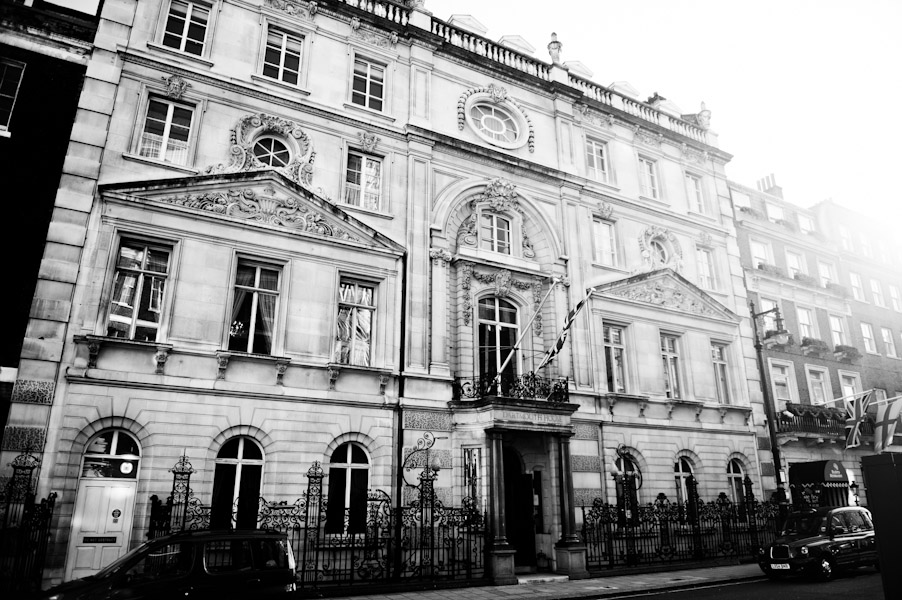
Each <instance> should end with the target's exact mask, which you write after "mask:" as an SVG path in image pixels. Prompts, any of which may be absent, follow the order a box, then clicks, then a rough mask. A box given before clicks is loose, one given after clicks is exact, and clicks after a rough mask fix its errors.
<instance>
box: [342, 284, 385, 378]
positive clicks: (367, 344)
mask: <svg viewBox="0 0 902 600" xmlns="http://www.w3.org/2000/svg"><path fill="white" fill-rule="evenodd" d="M375 316H376V286H375V285H373V284H371V283H365V282H361V281H354V280H351V279H342V280H341V283H340V285H339V290H338V327H337V333H336V336H335V349H334V351H333V356H332V360H333V361H334V362H336V363H338V364H342V365H358V366H363V367H368V366H371V365H372V349H373V324H374V320H375Z"/></svg>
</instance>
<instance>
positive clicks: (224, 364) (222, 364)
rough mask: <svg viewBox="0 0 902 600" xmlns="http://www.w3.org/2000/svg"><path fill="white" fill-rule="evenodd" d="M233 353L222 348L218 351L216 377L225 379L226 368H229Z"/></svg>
mask: <svg viewBox="0 0 902 600" xmlns="http://www.w3.org/2000/svg"><path fill="white" fill-rule="evenodd" d="M230 358H232V355H231V354H230V353H228V352H224V351H222V350H220V351H218V352H216V379H225V374H226V369H228V368H229V359H230Z"/></svg>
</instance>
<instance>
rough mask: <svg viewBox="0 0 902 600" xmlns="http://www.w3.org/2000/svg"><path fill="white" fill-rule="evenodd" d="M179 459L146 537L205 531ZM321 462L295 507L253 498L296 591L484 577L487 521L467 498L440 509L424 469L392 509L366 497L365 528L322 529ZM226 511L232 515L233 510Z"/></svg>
mask: <svg viewBox="0 0 902 600" xmlns="http://www.w3.org/2000/svg"><path fill="white" fill-rule="evenodd" d="M193 472H194V471H193V469H191V466H190V463H188V462H187V459H186V458H185V457H182V459H181V460H180V461H179V463H178V464H177V465H176V467H175V468H174V469H173V489H172V493H171V495H170V496H169V497H168V498H167V499H166V501H165V502H163V501H161V500H160V499H159V498H158V497H157V496H152V497H151V515H150V517H151V518H150V527H149V530H148V537H157V536H159V535H163V534H166V533H171V532H175V531H183V530H191V529H209V528H210V507H209V506H206V505H203V504H202V503H201V502H200V501H199V500H198V499H197V498H196V497H195V496H194V494H193V492H192V491H191V487H190V477H191V473H193ZM325 476H326V475H325V473H324V472H323V469H322V466H321V465H320V463H319V462H315V463H313V466H311V467H310V469H309V470H308V471H307V489H306V491H305V493H304V495H303V496H302V497H300V498H298V499H297V500H296V501H295V502H294V503H292V504H289V503H287V502H284V501H283V502H269V501H267V500H266V499H264V498H259V500H258V510H257V527H258V528H260V529H267V530H274V531H282V532H284V533H286V534H287V535H288V538H289V540H290V543H291V545H292V548H293V549H294V554H295V557H296V559H297V563H298V565H297V572H298V585H299V587H301V588H314V587H321V586H331V585H334V586H339V585H341V586H347V585H354V584H373V583H426V582H439V581H475V580H480V579H482V578H483V577H484V576H485V574H486V572H485V548H486V516H485V513H484V512H483V511H482V510H481V509H480V507H479V506H478V503H477V502H476V501H475V500H474V499H472V498H465V499H464V500H463V502H462V506H460V507H446V506H445V505H444V504H443V503H442V502H441V501H440V500H439V499H438V498H437V497H436V493H435V488H434V480H435V478H436V477H437V475H436V473H435V472H434V471H432V470H430V469H428V468H424V469H423V472H422V473H420V475H419V485H418V486H416V488H415V490H414V492H415V493H414V494H413V499H412V500H410V502H408V504H407V505H406V506H401V507H397V506H394V505H393V504H392V500H391V497H390V496H389V495H388V494H386V493H385V492H383V491H382V490H370V491H369V492H368V493H367V499H366V509H365V516H366V518H365V524H364V525H363V526H362V527H355V526H352V525H351V515H350V510H349V509H345V513H344V526H343V527H342V528H341V530H340V531H338V530H337V528H336V527H335V525H334V524H332V525H331V526H327V523H326V515H327V499H326V498H325V496H324V495H323V479H324V478H325ZM240 502H241V499H238V501H236V503H235V506H233V507H232V515H233V520H232V523H233V524H234V522H235V518H234V515H235V514H236V511H237V505H238V504H239V503H240Z"/></svg>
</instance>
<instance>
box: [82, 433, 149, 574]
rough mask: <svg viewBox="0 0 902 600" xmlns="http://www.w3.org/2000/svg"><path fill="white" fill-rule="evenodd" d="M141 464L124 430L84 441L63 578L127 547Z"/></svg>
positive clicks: (137, 450) (110, 559)
mask: <svg viewBox="0 0 902 600" xmlns="http://www.w3.org/2000/svg"><path fill="white" fill-rule="evenodd" d="M140 462H141V447H140V445H139V444H138V440H136V439H135V437H134V436H132V435H131V434H130V433H128V432H127V431H122V430H118V429H114V430H108V431H103V432H101V433H99V434H97V435H95V436H94V437H92V438H91V439H90V440H89V441H88V444H87V446H86V447H85V451H84V453H83V455H82V458H81V465H80V472H79V480H78V490H77V492H76V494H75V511H74V513H73V516H72V529H71V533H70V538H69V552H68V553H67V555H66V556H67V562H66V574H65V578H66V580H69V579H77V578H79V577H86V576H88V575H91V574H93V573H96V572H97V571H99V570H100V569H101V568H103V567H105V566H106V565H108V564H110V563H111V562H113V561H114V560H116V559H117V558H119V557H120V556H122V555H123V554H124V553H125V552H126V551H127V550H128V541H129V537H130V535H131V529H132V515H133V514H134V509H135V489H136V487H137V478H138V471H139V467H140Z"/></svg>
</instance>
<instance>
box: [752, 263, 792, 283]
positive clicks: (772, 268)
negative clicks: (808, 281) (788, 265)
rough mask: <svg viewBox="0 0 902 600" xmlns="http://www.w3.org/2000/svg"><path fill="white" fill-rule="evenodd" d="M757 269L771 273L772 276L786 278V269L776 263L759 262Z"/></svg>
mask: <svg viewBox="0 0 902 600" xmlns="http://www.w3.org/2000/svg"><path fill="white" fill-rule="evenodd" d="M758 270H759V271H764V272H765V273H767V274H768V275H773V276H774V277H782V278H784V279H785V278H786V271H784V270H783V269H782V268H780V267H778V266H777V265H772V264H770V263H766V262H759V263H758Z"/></svg>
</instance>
